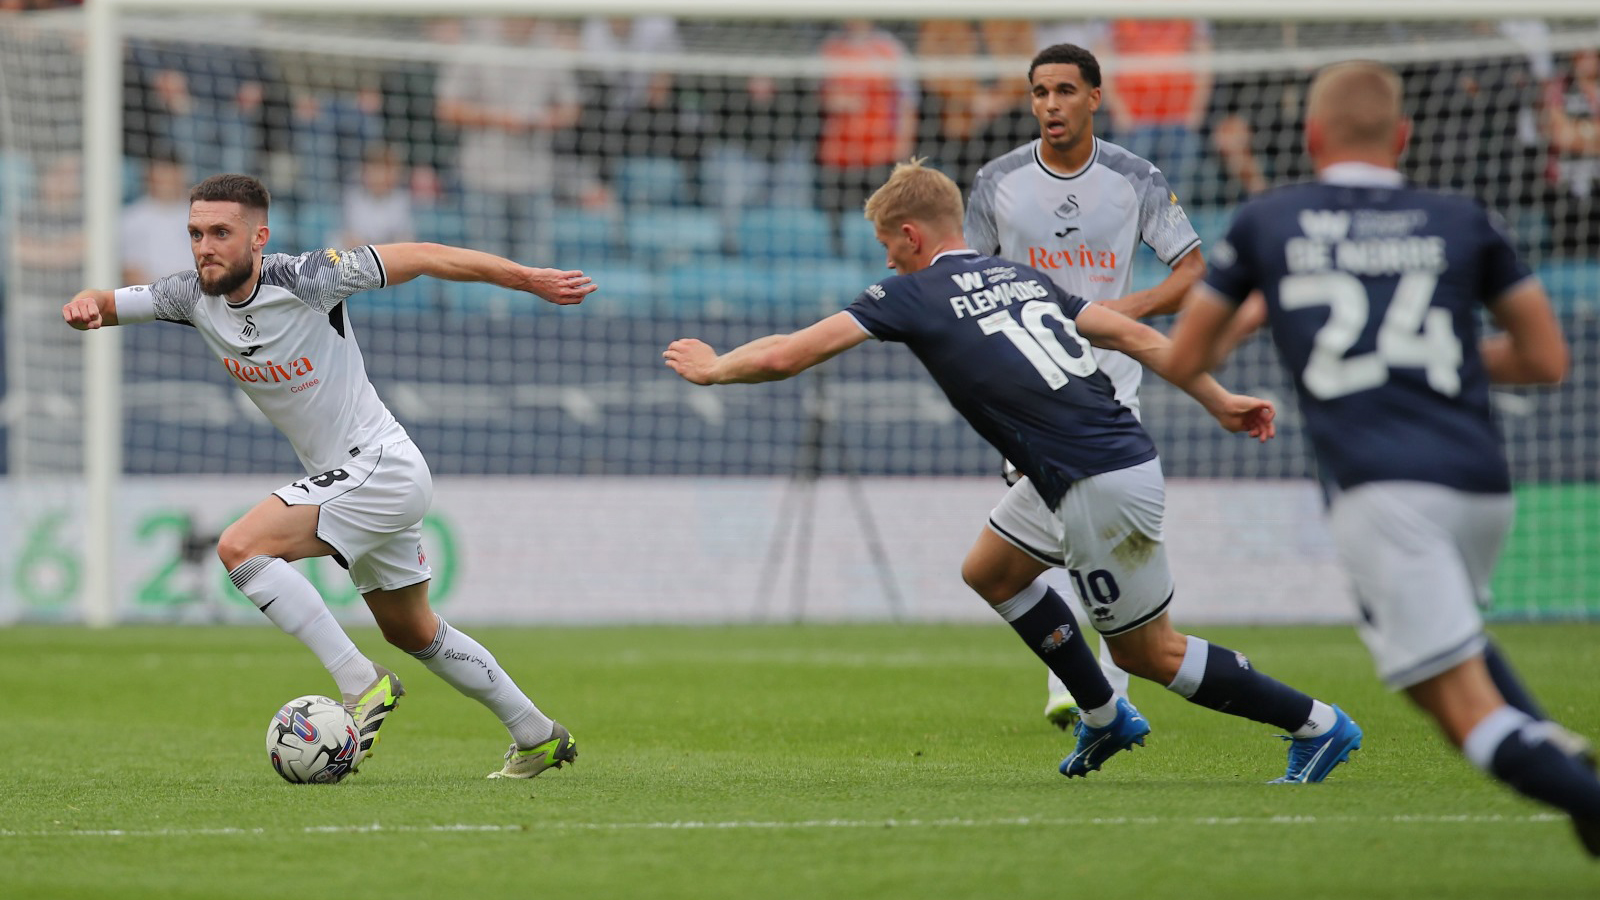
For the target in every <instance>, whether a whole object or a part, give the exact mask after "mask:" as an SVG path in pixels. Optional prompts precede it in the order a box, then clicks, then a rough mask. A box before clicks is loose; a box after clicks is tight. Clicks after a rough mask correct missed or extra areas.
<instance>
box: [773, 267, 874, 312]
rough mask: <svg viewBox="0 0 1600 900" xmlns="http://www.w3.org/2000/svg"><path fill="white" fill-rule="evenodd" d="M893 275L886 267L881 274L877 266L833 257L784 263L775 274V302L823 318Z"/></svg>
mask: <svg viewBox="0 0 1600 900" xmlns="http://www.w3.org/2000/svg"><path fill="white" fill-rule="evenodd" d="M893 274H894V273H893V272H891V271H890V270H889V269H887V268H885V269H883V270H882V271H881V272H880V271H879V270H878V269H877V268H876V267H868V266H866V265H864V264H862V263H859V262H852V261H848V260H839V259H837V258H831V257H830V258H823V259H813V260H805V261H801V260H796V261H793V262H788V263H781V264H779V265H777V266H775V267H774V268H773V271H772V279H773V282H774V284H775V285H776V287H774V289H773V298H772V299H773V300H774V302H777V303H780V304H783V305H786V306H788V307H790V308H791V309H793V310H794V312H795V313H796V314H797V315H799V316H801V317H806V316H813V317H815V318H818V319H820V318H823V317H824V316H829V315H832V314H834V313H836V312H838V311H839V310H841V309H844V308H845V307H846V306H849V305H850V302H851V301H852V300H854V299H855V298H856V297H858V296H860V294H861V292H862V291H863V290H865V289H866V287H867V285H869V284H872V283H873V282H874V281H877V280H879V279H881V278H884V277H887V276H890V275H893Z"/></svg>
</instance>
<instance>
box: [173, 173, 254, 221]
mask: <svg viewBox="0 0 1600 900" xmlns="http://www.w3.org/2000/svg"><path fill="white" fill-rule="evenodd" d="M200 201H207V202H211V203H237V204H239V205H240V206H243V207H245V208H246V209H259V210H261V211H262V212H266V211H267V207H269V206H271V205H272V195H271V194H269V193H267V186H266V185H264V184H262V183H261V182H260V181H257V180H256V179H254V178H251V177H250V176H249V175H239V174H237V173H231V172H230V173H228V174H226V175H213V176H211V177H210V178H207V179H206V180H205V181H202V182H200V183H199V184H197V185H195V186H194V188H193V189H191V190H190V191H189V202H190V203H198V202H200Z"/></svg>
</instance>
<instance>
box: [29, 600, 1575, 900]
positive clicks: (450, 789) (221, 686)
mask: <svg viewBox="0 0 1600 900" xmlns="http://www.w3.org/2000/svg"><path fill="white" fill-rule="evenodd" d="M473 630H474V632H475V633H476V634H477V636H478V637H479V638H480V639H481V640H483V641H484V643H485V644H487V645H488V646H489V647H490V648H491V649H493V650H494V651H495V652H496V653H497V655H498V656H499V658H500V660H501V661H502V662H503V663H505V664H506V665H507V666H508V667H509V668H510V669H511V671H512V674H513V675H514V676H515V677H516V678H517V679H518V681H519V682H520V683H521V684H522V685H523V686H524V687H526V688H527V689H528V690H529V692H530V693H531V694H532V695H533V696H534V697H535V699H536V700H537V701H538V702H539V703H540V704H541V706H542V707H543V708H544V709H545V710H546V711H548V712H550V713H551V714H553V715H554V716H555V717H556V718H558V719H560V720H561V721H562V722H563V723H564V724H566V725H567V726H568V727H570V728H571V729H572V731H573V734H574V735H575V736H576V737H577V738H578V741H579V747H580V751H581V757H580V759H579V760H578V763H577V765H576V766H574V767H570V768H566V769H562V770H560V771H553V772H547V773H546V774H545V775H543V776H541V777H539V778H538V779H535V780H533V781H531V782H497V781H488V780H485V779H484V775H485V774H486V773H487V772H488V771H490V770H492V769H494V768H496V767H497V766H498V763H499V756H500V754H501V753H502V752H503V751H504V749H505V737H504V732H503V731H502V730H501V729H500V727H499V725H498V724H497V723H495V722H494V721H493V720H492V718H491V717H489V716H488V714H487V713H486V712H484V711H483V710H482V709H481V708H480V707H478V706H477V705H476V704H473V703H471V702H469V701H467V700H465V699H464V698H462V697H460V696H459V695H457V694H455V693H454V691H452V690H451V689H449V688H448V687H446V686H445V685H444V684H443V683H442V682H440V681H439V680H437V679H436V678H434V677H433V676H432V675H430V674H428V673H427V672H426V671H425V670H424V669H423V668H422V667H421V665H420V664H418V663H416V662H415V661H413V660H411V659H409V658H407V657H405V656H404V655H403V654H401V653H399V652H397V651H394V650H393V649H392V648H389V647H387V646H384V645H382V644H381V642H380V641H379V639H378V636H377V635H376V633H375V632H372V631H358V632H357V633H356V635H355V636H356V639H357V641H358V643H361V644H362V645H363V646H365V647H366V648H367V649H368V650H369V652H371V653H373V655H374V656H375V657H376V658H377V659H379V660H380V661H382V662H384V663H385V664H387V665H389V666H391V667H392V668H394V669H395V670H397V671H398V672H399V673H400V674H401V676H402V677H403V678H404V679H406V682H407V684H408V686H409V689H410V694H409V696H408V697H407V698H406V699H405V700H404V701H403V702H402V703H401V705H400V707H399V710H398V711H397V712H396V713H395V715H394V717H393V718H392V719H391V720H390V722H389V724H388V726H387V727H386V730H385V737H384V742H383V744H382V745H380V748H379V752H378V754H377V756H375V757H374V758H373V759H372V760H371V761H370V762H369V763H368V764H367V766H366V767H365V769H364V770H363V771H362V772H361V773H360V774H359V775H357V776H354V777H353V778H352V779H350V780H348V781H346V782H345V783H344V784H340V785H336V786H331V787H330V786H292V785H288V784H285V783H283V782H282V781H280V780H279V779H278V777H277V775H275V774H274V773H273V772H272V770H271V768H270V766H269V765H268V763H267V760H266V754H265V751H264V749H263V735H264V734H265V731H266V725H267V721H268V719H269V718H270V717H271V715H272V713H273V712H274V711H275V710H276V709H277V707H278V705H279V704H280V703H281V702H283V701H284V700H287V699H289V698H290V697H292V696H295V695H297V694H302V693H310V692H321V691H329V690H331V689H332V684H331V682H330V681H329V680H328V679H327V678H326V676H325V675H324V674H323V673H322V671H321V669H320V668H319V667H318V666H317V665H316V662H315V661H314V660H313V659H312V658H311V656H310V655H309V654H308V653H306V652H305V651H304V650H302V649H301V648H300V646H299V645H298V644H297V643H295V642H294V641H292V640H290V639H289V638H286V637H284V636H282V635H280V634H278V633H277V632H276V631H273V630H270V629H268V628H264V627H263V628H206V627H190V628H168V627H129V628H124V629H120V630H113V631H107V632H89V631H84V630H78V629H67V628H48V627H16V628H10V629H0V686H3V695H0V761H3V765H0V896H3V897H5V898H8V900H24V898H35V897H39V898H79V897H115V898H140V897H149V898H162V900H176V898H230V900H233V898H238V900H243V898H255V897H261V898H273V900H281V898H284V897H294V896H316V897H341V896H342V897H357V898H391V897H423V896H427V897H449V898H452V900H478V898H492V897H495V898H497V897H518V898H541V900H542V898H553V897H572V898H580V897H683V898H697V900H703V898H716V897H731V898H734V897H736V898H750V897H766V898H774V900H776V898H790V897H826V898H857V897H871V898H879V897H883V898H890V897H893V898H898V897H907V898H940V897H984V898H987V897H996V898H1028V897H1049V898H1071V897H1082V898H1094V900H1110V898H1122V897H1129V898H1133V897H1137V898H1142V900H1149V898H1166V897H1173V898H1176V897H1184V898H1209V897H1218V898H1245V897H1272V898H1283V897H1292V898H1296V900H1303V898H1318V897H1328V898H1386V897H1403V898H1455V897H1460V898H1478V897H1527V898H1532V897H1560V896H1596V893H1597V892H1600V863H1596V862H1592V861H1590V860H1588V859H1586V858H1585V857H1584V856H1583V855H1582V853H1581V851H1580V850H1579V848H1578V845H1577V842H1576V840H1575V839H1574V837H1573V835H1572V834H1571V831H1570V827H1569V825H1568V823H1567V822H1566V820H1565V819H1563V818H1561V817H1558V816H1556V815H1553V814H1552V813H1550V812H1549V811H1547V810H1545V809H1543V808H1541V807H1538V806H1535V805H1533V804H1531V803H1528V802H1524V801H1522V800H1520V799H1518V798H1517V797H1515V796H1514V795H1512V794H1511V793H1510V792H1508V791H1506V790H1504V789H1502V788H1501V787H1499V786H1498V785H1496V784H1494V783H1492V782H1490V781H1489V780H1488V779H1487V778H1485V777H1483V776H1482V775H1480V774H1479V773H1477V772H1476V771H1475V770H1473V769H1472V768H1470V767H1469V766H1468V765H1467V764H1466V763H1465V762H1463V761H1462V760H1460V759H1459V758H1458V757H1457V756H1456V755H1455V754H1454V753H1453V752H1452V751H1451V750H1450V749H1449V748H1448V747H1447V746H1446V745H1445V744H1444V742H1443V741H1442V740H1441V739H1439V738H1438V737H1437V736H1436V735H1435V733H1434V732H1433V730H1432V728H1431V726H1430V725H1428V724H1427V723H1425V722H1424V720H1423V719H1422V718H1421V716H1420V715H1419V714H1417V713H1416V712H1415V711H1413V710H1412V709H1411V708H1410V707H1409V706H1408V705H1407V704H1406V703H1405V702H1404V701H1403V700H1402V699H1401V698H1399V697H1395V696H1392V695H1390V694H1388V693H1386V692H1384V691H1383V690H1382V689H1381V688H1380V687H1379V686H1378V684H1377V682H1376V680H1375V679H1374V678H1373V676H1372V672H1371V666H1370V664H1369V662H1368V659H1367V656H1366V653H1365V651H1364V650H1363V648H1362V647H1361V645H1360V643H1359V642H1358V640H1357V639H1356V637H1355V636H1354V634H1353V633H1352V632H1351V631H1350V630H1349V629H1345V628H1270V629H1268V628H1261V629H1233V628H1229V629H1223V628H1218V629H1201V630H1200V633H1201V634H1202V635H1205V636H1208V637H1211V638H1213V639H1214V640H1217V641H1218V642H1220V643H1223V644H1226V645H1228V646H1231V647H1234V648H1235V649H1242V650H1245V651H1246V652H1248V653H1249V654H1250V656H1251V657H1252V659H1253V660H1254V662H1255V664H1256V665H1257V666H1258V667H1259V668H1261V669H1262V670H1264V671H1266V672H1269V673H1271V674H1274V675H1276V676H1278V677H1280V678H1283V679H1284V680H1287V681H1289V682H1291V683H1294V684H1296V685H1298V686H1300V687H1302V688H1304V689H1306V690H1308V691H1309V692H1311V693H1314V694H1317V695H1319V696H1322V697H1325V698H1328V699H1330V700H1332V701H1334V702H1337V703H1339V704H1340V705H1342V706H1343V707H1344V708H1345V709H1346V710H1347V711H1349V712H1350V713H1352V714H1353V715H1354V716H1355V717H1356V718H1357V720H1358V721H1359V722H1360V723H1361V724H1362V726H1363V727H1364V728H1365V729H1366V735H1367V736H1366V743H1365V747H1364V749H1362V750H1361V751H1360V752H1358V753H1356V754H1355V756H1354V758H1353V762H1352V763H1350V764H1349V765H1346V766H1344V767H1341V768H1340V769H1339V770H1337V771H1336V772H1335V774H1334V776H1333V778H1331V779H1330V780H1329V781H1328V782H1327V783H1325V784H1322V785H1315V786H1282V785H1267V784H1265V783H1264V782H1266V781H1267V780H1268V779H1270V778H1273V777H1275V776H1277V775H1279V774H1281V772H1282V767H1283V764H1284V745H1283V743H1282V742H1280V741H1279V740H1277V739H1276V738H1275V737H1274V736H1273V731H1272V729H1270V728H1268V727H1266V726H1262V725H1257V724H1255V723H1251V722H1246V721H1243V720H1239V719H1234V718H1232V717H1227V716H1221V715H1218V714H1215V713H1211V712H1207V711H1204V710H1201V709H1198V708H1195V707H1191V706H1189V705H1188V704H1185V703H1184V702H1182V701H1181V700H1179V699H1178V698H1176V697H1174V696H1172V695H1170V694H1168V693H1167V692H1166V691H1164V690H1161V689H1159V688H1157V687H1155V686H1154V685H1150V684H1147V683H1141V682H1136V683H1135V686H1134V699H1135V701H1136V702H1137V703H1138V704H1139V706H1140V707H1141V708H1142V709H1143V711H1144V712H1145V714H1146V715H1147V716H1148V717H1149V719H1150V721H1151V723H1152V725H1153V727H1154V732H1153V733H1152V734H1151V736H1150V738H1149V742H1148V745H1147V746H1146V747H1145V748H1143V749H1141V750H1138V751H1137V752H1134V753H1132V754H1123V755H1121V756H1118V757H1115V758H1114V759H1113V760H1112V761H1111V762H1109V763H1108V764H1107V766H1106V768H1105V770H1103V771H1101V772H1098V773H1095V774H1093V775H1091V776H1090V777H1089V778H1088V779H1074V780H1072V781H1068V780H1066V779H1065V778H1062V777H1061V776H1060V775H1059V774H1057V772H1056V765H1057V763H1058V762H1059V761H1060V758H1061V757H1062V756H1064V755H1065V754H1066V752H1067V750H1068V742H1067V739H1066V738H1065V737H1064V736H1062V735H1061V734H1060V733H1059V732H1056V731H1055V730H1053V729H1051V728H1049V727H1048V726H1047V725H1046V724H1045V722H1044V720H1043V718H1042V717H1041V716H1040V709H1041V707H1042V705H1043V670H1042V668H1041V667H1040V666H1039V665H1038V664H1037V663H1035V662H1033V661H1032V659H1031V657H1030V656H1029V654H1028V653H1027V652H1026V651H1025V650H1024V649H1023V648H1022V647H1021V646H1020V645H1019V644H1018V642H1017V640H1016V638H1015V637H1014V636H1013V635H1012V634H1011V633H1010V631H1009V630H1008V629H1006V628H1005V627H1004V626H1003V625H1001V624H1000V623H998V622H996V623H995V624H993V625H991V626H936V625H915V626H889V625H871V626H828V627H822V626H803V627H801V626H796V627H730V628H678V627H659V628H596V629H576V628H561V629H492V628H478V629H473ZM1495 632H1496V634H1497V636H1498V637H1499V638H1500V640H1501V642H1502V644H1503V645H1504V646H1505V647H1506V649H1507V651H1508V653H1509V655H1510V656H1511V658H1512V659H1513V660H1514V661H1515V662H1516V663H1517V664H1518V666H1519V667H1520V668H1521V670H1522V673H1523V675H1524V677H1525V679H1526V680H1527V681H1528V682H1529V683H1530V684H1531V685H1532V686H1533V688H1534V689H1535V690H1536V691H1537V693H1538V694H1539V695H1540V696H1541V697H1542V698H1543V699H1544V700H1545V702H1546V703H1547V704H1548V705H1549V707H1550V709H1551V711H1552V713H1553V714H1555V715H1556V716H1557V717H1559V718H1560V719H1563V720H1565V721H1566V722H1567V723H1568V724H1569V725H1570V726H1572V727H1573V728H1574V729H1576V730H1579V731H1581V732H1585V733H1587V734H1589V735H1590V736H1592V737H1596V736H1600V680H1597V679H1596V677H1595V673H1596V672H1597V671H1600V625H1594V624H1570V623H1569V624H1561V625H1546V626H1539V625H1521V624H1519V625H1501V626H1498V627H1496V628H1495Z"/></svg>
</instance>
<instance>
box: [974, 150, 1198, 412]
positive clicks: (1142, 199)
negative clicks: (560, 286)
mask: <svg viewBox="0 0 1600 900" xmlns="http://www.w3.org/2000/svg"><path fill="white" fill-rule="evenodd" d="M965 230H966V239H967V245H968V246H970V247H972V248H973V249H974V250H977V251H979V252H980V253H987V254H990V255H992V256H1000V257H1004V258H1006V259H1010V260H1015V261H1017V262H1021V263H1027V264H1028V265H1030V266H1032V267H1033V268H1035V269H1038V270H1039V271H1041V272H1044V273H1045V274H1046V275H1049V276H1050V279H1051V280H1052V281H1054V282H1055V283H1056V284H1057V285H1060V287H1061V288H1062V290H1065V291H1067V292H1068V293H1070V294H1076V295H1077V296H1079V297H1082V298H1084V299H1085V300H1089V301H1099V300H1115V299H1117V298H1118V297H1123V296H1126V295H1127V294H1128V293H1130V292H1131V287H1132V277H1133V255H1134V252H1135V251H1136V250H1138V247H1139V244H1140V243H1141V242H1143V243H1145V244H1149V245H1150V248H1151V249H1152V250H1154V251H1155V253H1156V256H1157V257H1158V258H1160V260H1161V261H1162V262H1163V263H1165V264H1166V265H1168V266H1171V265H1172V264H1173V263H1175V262H1177V261H1178V259H1180V258H1181V257H1182V256H1183V255H1184V254H1186V253H1188V252H1189V251H1190V250H1193V249H1194V248H1195V247H1198V246H1199V245H1200V236H1199V235H1197V234H1195V231H1194V226H1192V225H1190V224H1189V217H1188V216H1187V215H1185V214H1184V212H1183V207H1182V206H1181V205H1179V204H1178V197H1177V195H1176V194H1174V193H1172V189H1171V188H1170V187H1168V186H1167V179H1166V176H1164V175H1162V174H1161V170H1160V169H1157V168H1156V167H1155V166H1154V165H1152V164H1151V163H1150V162H1148V161H1147V160H1145V159H1143V158H1141V157H1138V156H1135V155H1133V154H1132V153H1129V152H1128V151H1127V150H1124V149H1123V148H1121V147H1119V146H1117V145H1116V144H1112V143H1108V142H1106V141H1102V140H1100V139H1099V138H1095V141H1094V153H1093V155H1092V156H1090V158H1089V162H1088V164H1087V165H1085V166H1084V167H1083V168H1082V169H1081V170H1080V171H1078V172H1076V173H1074V174H1072V175H1062V174H1059V173H1057V172H1055V171H1053V170H1051V169H1050V168H1048V167H1047V166H1046V165H1045V164H1044V161H1043V160H1042V159H1040V158H1039V141H1038V140H1034V141H1031V142H1030V143H1027V144H1024V145H1022V146H1021V147H1018V148H1016V149H1015V150H1012V151H1011V152H1010V153H1007V154H1005V155H1004V156H1001V157H998V158H996V159H994V160H992V161H990V162H989V163H988V164H987V165H985V166H984V167H983V168H982V169H979V170H978V175H977V177H976V178H974V179H973V182H972V195H971V197H970V198H969V199H968V201H967V218H966V223H965ZM1095 359H1096V361H1097V362H1098V363H1099V364H1100V368H1101V370H1103V371H1104V372H1105V373H1106V374H1107V375H1108V376H1110V377H1111V381H1112V384H1113V385H1115V386H1116V391H1117V400H1118V401H1119V402H1121V403H1122V404H1123V405H1124V406H1127V407H1128V408H1129V409H1132V410H1134V411H1135V412H1137V411H1138V409H1139V406H1138V403H1139V398H1138V392H1139V381H1140V378H1141V376H1142V372H1143V370H1142V369H1141V368H1140V366H1139V364H1138V363H1136V362H1134V361H1133V360H1132V359H1130V358H1129V357H1127V356H1124V355H1123V354H1121V353H1117V352H1115V351H1111V350H1101V349H1099V348H1096V349H1095Z"/></svg>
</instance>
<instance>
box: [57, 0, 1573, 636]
mask: <svg viewBox="0 0 1600 900" xmlns="http://www.w3.org/2000/svg"><path fill="white" fill-rule="evenodd" d="M251 8H254V9H256V10H259V11H270V12H275V13H297V14H314V13H327V12H329V11H330V6H329V4H328V3H327V2H326V0H245V2H243V3H237V2H236V3H230V4H227V6H226V8H225V9H224V8H222V7H219V6H218V4H217V3H216V0H87V2H86V3H85V16H86V28H87V35H86V53H85V62H84V139H85V152H84V157H85V159H84V165H85V168H84V186H85V191H84V194H85V197H86V200H85V204H86V209H85V233H86V235H87V238H88V245H89V246H91V247H97V248H108V247H114V246H115V245H116V243H117V241H118V234H117V218H118V211H119V198H120V197H121V196H122V185H121V179H122V168H121V156H122V122H121V113H122V106H121V103H122V101H121V97H122V83H121V79H122V52H121V47H122V37H123V35H122V18H123V15H124V14H126V13H134V12H139V13H158V12H159V13H184V12H192V13H195V14H197V15H200V14H204V15H216V14H218V13H221V12H228V13H235V12H241V11H246V10H248V9H251ZM333 9H336V11H337V13H338V14H339V15H340V16H345V17H349V16H360V15H373V16H380V15H381V16H389V17H394V16H407V15H415V16H438V15H441V14H444V13H449V14H451V15H474V14H488V15H496V14H498V15H522V16H526V15H535V16H541V17H552V18H566V17H572V18H580V17H584V16H592V15H643V14H670V15H673V16H676V17H679V18H712V19H751V20H760V19H764V20H774V19H804V20H818V19H836V18H852V17H862V16H868V17H871V18H875V19H927V18H940V17H948V18H963V19H969V18H973V17H974V7H973V6H972V4H971V3H970V2H954V0H872V2H869V3H862V2H860V0H806V2H804V3H795V4H758V3H752V2H749V0H533V2H530V0H464V2H457V3H453V4H450V5H449V6H448V8H441V6H440V4H439V3H438V2H437V0H342V2H340V3H338V4H336V6H335V7H333ZM982 14H983V18H989V19H993V18H1002V19H1004V18H1012V19H1036V20H1046V19H1050V20H1062V19H1073V18H1085V19H1099V18H1105V17H1107V16H1108V15H1111V14H1114V15H1115V16H1117V17H1122V18H1129V17H1133V18H1173V17H1188V16H1203V17H1205V18H1207V19H1210V20H1213V21H1273V22H1287V21H1297V22H1317V21H1361V20H1366V21H1426V20H1468V19H1510V18H1517V19H1526V18H1547V19H1595V18H1597V16H1600V9H1597V7H1596V6H1595V3H1594V0H1527V2H1523V3H1518V4H1515V5H1507V4H1506V3H1505V2H1503V0H1452V2H1448V3H1447V2H1443V0H1299V2H1297V3H1290V4H1284V3H1280V2H1276V0H1120V2H1118V3H1117V4H1116V5H1115V7H1114V8H1110V7H1108V6H1107V5H1106V4H1105V3H1104V2H1102V0H987V2H985V3H984V4H983V5H982ZM117 260H118V255H117V254H116V253H109V252H97V253H91V254H89V255H88V258H87V260H86V261H85V264H86V276H87V279H88V283H90V284H93V285H112V284H114V283H116V281H117V278H118V276H119V271H118V263H117ZM121 359H122V357H121V343H120V341H119V340H118V335H117V333H116V329H106V330H103V331H101V332H99V333H97V334H93V335H89V336H87V344H86V350H85V361H84V380H85V405H84V415H85V418H86V421H85V423H84V434H85V447H84V476H85V487H86V495H87V497H88V509H87V510H86V534H85V542H84V548H83V549H84V559H85V566H84V581H83V591H84V603H83V605H82V609H83V610H84V616H85V620H86V622H87V623H88V624H90V625H94V626H101V627H103V626H108V625H111V624H113V620H114V610H115V608H116V604H115V601H114V597H113V593H114V591H115V589H116V588H115V585H116V580H115V572H114V561H115V559H116V554H115V552H114V534H115V525H116V516H117V493H118V488H119V482H120V478H121V470H122V459H121V448H122V408H121V401H120V394H119V391H120V384H119V382H120V377H121Z"/></svg>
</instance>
